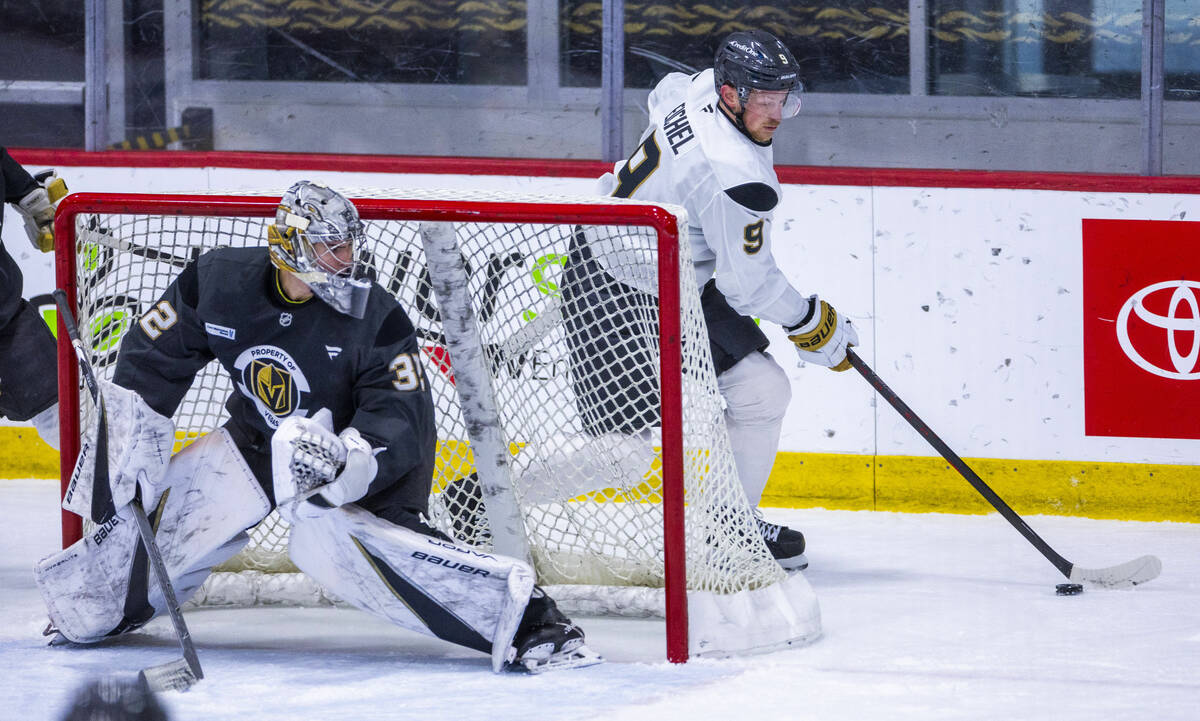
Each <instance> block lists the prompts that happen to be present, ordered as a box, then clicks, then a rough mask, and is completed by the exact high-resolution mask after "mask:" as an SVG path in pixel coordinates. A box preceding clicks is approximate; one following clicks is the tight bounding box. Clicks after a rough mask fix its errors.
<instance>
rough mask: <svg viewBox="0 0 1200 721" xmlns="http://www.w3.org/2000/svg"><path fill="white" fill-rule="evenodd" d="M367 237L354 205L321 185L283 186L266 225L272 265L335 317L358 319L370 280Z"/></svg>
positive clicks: (361, 315)
mask: <svg viewBox="0 0 1200 721" xmlns="http://www.w3.org/2000/svg"><path fill="white" fill-rule="evenodd" d="M366 242H367V234H366V229H365V227H364V226H363V222H362V221H361V220H359V217H358V210H357V209H356V208H355V207H354V204H353V203H351V202H350V201H349V200H346V199H345V198H344V197H342V196H341V195H340V194H339V193H338V192H337V191H335V190H333V189H332V188H329V187H327V186H324V185H321V184H320V183H313V182H311V181H308V180H301V181H300V182H298V183H296V184H295V185H293V186H292V187H290V188H288V190H287V192H286V193H284V194H283V198H281V199H280V201H279V209H278V210H277V211H276V212H275V224H274V225H270V226H268V227H267V243H268V246H269V247H270V252H271V262H272V263H274V264H275V266H276V267H277V268H280V269H282V270H286V271H288V272H290V273H293V274H295V276H296V277H297V278H299V279H300V280H302V281H303V282H304V283H305V285H307V286H308V287H309V288H312V291H313V293H315V294H316V296H317V297H318V298H320V299H321V300H323V301H325V302H326V303H328V304H329V305H330V306H332V307H333V309H334V310H336V311H338V312H339V313H345V314H346V315H349V316H353V317H355V318H362V317H363V315H364V314H365V313H366V311H367V297H368V296H369V295H370V292H371V280H370V278H368V277H367V264H366V257H367V248H366Z"/></svg>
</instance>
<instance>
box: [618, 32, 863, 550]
mask: <svg viewBox="0 0 1200 721" xmlns="http://www.w3.org/2000/svg"><path fill="white" fill-rule="evenodd" d="M798 70H799V69H798V67H797V65H796V60H795V58H793V57H792V54H791V52H789V51H788V49H787V47H785V46H784V44H783V43H782V42H780V41H779V40H778V39H777V38H775V37H774V36H772V35H771V34H770V33H766V32H763V31H759V30H755V31H749V32H735V33H733V34H731V35H729V36H728V37H726V38H725V39H724V41H723V42H722V43H721V45H720V46H719V48H718V49H717V53H716V58H715V61H714V63H713V68H712V69H711V70H704V71H703V72H700V73H696V74H694V75H691V76H688V75H685V74H682V73H672V74H670V75H668V76H666V77H665V78H663V80H662V81H661V82H659V84H658V86H657V87H655V88H654V90H653V91H652V92H651V93H650V98H649V111H650V126H649V127H648V128H647V129H646V132H645V133H643V135H642V139H641V143H640V144H639V145H638V147H637V149H636V150H634V151H633V153H632V155H630V157H629V158H628V159H627V160H623V161H621V162H619V163H617V165H616V167H615V168H614V172H612V173H607V174H605V175H604V176H603V177H602V178H601V179H600V191H601V192H602V193H604V194H606V195H612V196H615V197H619V198H633V199H637V200H649V201H656V202H666V203H675V204H678V205H682V206H683V207H684V208H686V209H687V212H688V221H689V227H688V229H687V237H688V240H689V242H690V245H691V251H692V259H693V261H694V263H695V271H696V282H697V285H698V287H699V288H700V292H701V304H702V306H703V309H704V315H705V320H706V322H707V324H708V331H709V341H710V346H711V349H712V354H713V363H714V365H715V367H716V371H717V383H718V386H719V388H720V390H721V394H722V396H723V397H724V398H725V401H726V405H727V409H726V411H725V418H726V423H727V426H728V429H729V435H730V440H731V441H732V445H733V454H734V460H735V463H736V466H737V470H738V475H739V477H740V478H741V482H742V485H743V486H744V488H745V491H746V495H747V497H748V499H749V501H750V504H751V505H752V506H757V504H758V502H759V500H760V498H761V496H762V492H763V489H764V488H765V486H766V483H767V477H768V476H769V475H770V472H771V467H772V466H773V465H774V463H775V453H776V450H777V449H778V446H779V433H780V429H781V427H782V424H783V416H784V412H785V411H786V409H787V405H788V402H789V401H790V398H791V389H790V385H789V382H788V378H787V375H786V374H785V372H784V370H783V368H781V367H780V365H779V364H778V363H777V362H776V361H775V360H774V358H772V357H771V355H770V354H769V353H767V352H766V348H767V344H768V341H767V338H766V336H765V335H764V334H763V333H762V331H761V330H759V328H758V326H757V325H756V324H755V322H754V320H753V319H752V318H751V316H756V317H758V318H762V319H764V320H768V321H771V322H773V323H778V324H779V325H781V326H783V327H784V328H785V329H786V331H787V333H788V337H789V338H790V339H791V340H792V342H794V343H795V344H796V350H797V352H798V353H799V355H800V358H801V359H802V360H804V361H806V362H809V363H815V364H818V365H821V366H826V367H829V368H832V369H833V370H836V371H842V370H846V369H847V368H849V362H848V361H847V360H846V349H847V348H848V347H850V346H853V345H857V344H858V335H857V332H856V331H855V329H854V326H853V325H852V324H851V323H850V319H849V318H846V317H845V316H844V315H842V314H839V313H838V312H836V311H835V310H834V309H833V306H831V305H830V304H829V303H827V302H825V301H824V300H822V299H821V298H819V297H818V296H816V295H808V296H805V295H802V294H801V293H800V292H799V291H798V290H797V289H796V288H794V287H793V286H792V284H791V283H790V282H789V281H788V279H787V278H786V277H785V276H784V274H783V273H782V272H781V271H780V269H779V267H778V266H777V265H776V264H775V258H774V256H773V254H772V252H771V251H772V249H771V224H772V215H773V212H774V209H775V207H776V205H778V203H779V197H780V188H779V181H778V179H777V178H776V175H775V169H774V165H773V158H772V152H773V151H772V141H773V138H774V135H775V132H776V131H777V130H778V129H779V127H780V125H781V123H782V122H783V121H784V120H786V119H788V118H791V117H793V116H795V115H796V113H797V112H799V110H800V92H801V83H800V77H799V73H798ZM625 430H626V432H628V430H629V429H625ZM758 525H759V529H760V530H761V531H762V534H763V538H764V540H765V541H766V543H767V547H768V548H769V549H770V550H771V552H772V555H773V556H774V557H775V558H776V559H777V560H778V561H779V562H780V564H781V565H783V566H784V567H785V568H790V569H794V568H804V567H805V566H807V560H806V559H805V557H804V536H803V534H801V533H800V532H798V531H795V530H792V529H790V528H787V527H785V526H779V525H776V524H772V523H768V522H766V521H765V520H763V519H762V518H761V516H759V518H758Z"/></svg>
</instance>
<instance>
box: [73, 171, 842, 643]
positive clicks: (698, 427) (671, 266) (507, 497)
mask: <svg viewBox="0 0 1200 721" xmlns="http://www.w3.org/2000/svg"><path fill="white" fill-rule="evenodd" d="M342 192H343V193H344V194H345V195H347V197H351V198H353V199H354V201H355V204H356V205H357V206H358V208H359V212H360V215H361V216H362V218H363V220H364V221H365V222H366V225H367V229H368V230H367V232H368V236H369V238H370V241H371V242H370V246H371V253H370V257H369V258H368V259H367V260H368V261H369V263H370V265H371V267H372V268H373V270H374V273H375V276H376V280H377V282H378V283H379V284H380V285H382V286H383V287H384V288H386V289H387V290H388V291H389V292H391V293H392V294H393V295H394V296H395V297H396V299H397V300H398V301H399V303H400V304H401V306H403V307H404V308H405V310H406V311H407V312H408V314H409V317H410V318H411V319H412V320H413V323H414V325H415V327H416V329H417V333H418V336H419V341H420V344H421V347H422V350H423V351H424V353H423V356H424V361H425V363H426V369H425V370H426V376H427V378H428V379H429V381H430V384H431V387H432V392H433V396H434V400H435V404H436V413H437V424H438V429H439V434H438V438H439V440H438V444H437V464H436V471H435V478H434V479H433V493H432V494H431V496H430V503H429V518H430V521H431V522H432V523H433V524H434V525H435V526H437V527H438V528H439V529H441V530H442V531H444V532H445V533H447V534H448V535H450V536H451V537H453V538H455V539H456V540H457V541H458V542H460V543H463V544H469V545H471V546H475V547H477V548H480V549H487V550H491V551H494V552H500V553H505V554H508V555H512V556H517V557H521V558H524V559H526V560H528V561H529V562H530V563H531V564H532V565H533V567H534V569H535V571H536V573H537V576H538V581H539V583H541V584H542V585H544V586H547V587H549V590H550V592H551V595H553V596H555V597H556V598H558V599H560V603H562V604H563V605H565V606H568V607H570V608H575V609H582V611H583V612H588V611H595V612H602V611H607V612H613V611H615V612H618V613H622V612H625V613H628V612H630V609H635V611H634V612H646V611H651V612H652V611H654V610H657V612H658V613H663V614H665V615H666V617H667V646H668V648H667V651H668V657H669V658H672V659H673V660H682V659H684V658H686V657H687V655H688V653H689V652H690V653H691V654H703V653H721V654H723V653H731V652H742V651H750V650H761V649H765V648H770V647H775V646H780V645H788V644H794V643H802V642H805V641H808V640H811V639H812V638H813V637H815V636H816V635H817V634H818V633H819V628H820V624H819V615H818V611H817V607H816V601H815V598H814V597H813V595H812V592H811V589H810V588H809V587H808V585H807V583H806V582H805V581H804V579H803V577H802V576H800V575H799V574H796V575H793V576H788V575H786V574H785V573H784V572H783V571H782V570H781V569H780V568H779V566H778V565H777V564H776V563H775V562H774V561H773V559H772V558H771V556H770V554H769V552H768V551H767V549H766V547H765V545H764V543H763V541H762V539H761V536H760V534H759V533H758V531H757V528H756V524H755V521H754V518H753V516H752V513H751V509H750V508H749V506H748V503H747V501H746V498H745V494H744V492H743V491H742V489H741V486H740V484H739V482H738V480H737V475H736V470H735V468H734V465H733V456H732V454H731V451H730V447H729V439H728V436H727V434H726V432H725V426H724V423H723V416H722V412H723V407H722V402H721V398H720V395H719V393H718V391H717V385H716V377H715V374H714V372H713V368H712V362H711V355H710V352H709V345H708V340H707V334H706V330H705V325H704V318H703V314H702V312H701V308H700V303H699V294H698V293H697V292H696V287H695V280H694V275H693V273H692V269H691V261H690V257H689V253H688V247H687V244H686V243H680V236H679V229H680V228H686V221H685V218H684V217H683V215H682V213H683V211H682V210H681V209H677V208H675V209H672V208H670V207H666V206H658V205H650V204H641V203H631V202H623V201H617V200H613V199H608V198H566V197H552V196H519V195H511V194H503V193H485V192H462V191H428V190H426V191H408V190H380V189H371V190H362V189H359V190H343V191H342ZM279 196H280V193H278V192H274V193H271V192H263V193H261V194H258V193H251V194H240V195H182V194H178V195H118V194H111V195H110V194H77V195H74V196H71V197H70V198H68V199H67V200H66V201H64V204H63V206H62V207H61V208H60V210H59V215H58V221H57V223H58V230H59V233H60V235H59V237H60V238H66V239H67V242H60V244H59V245H60V251H59V255H58V261H57V262H58V284H59V286H60V287H62V288H64V289H65V290H67V293H68V296H69V297H71V298H72V299H73V300H74V302H75V305H76V307H77V313H78V320H79V328H80V332H81V335H82V337H83V341H84V344H85V346H86V347H87V348H89V349H90V351H91V360H92V363H93V364H94V366H95V368H96V371H97V374H98V375H99V376H101V377H105V378H111V375H112V373H113V370H114V366H115V363H116V359H117V351H118V348H119V345H120V341H121V337H122V336H123V334H124V333H125V332H126V331H128V330H129V328H131V327H133V326H134V324H135V323H136V320H137V318H138V317H140V315H141V313H142V312H143V311H145V310H146V309H148V308H149V307H150V306H151V305H152V304H153V303H154V302H155V301H156V300H157V298H158V297H159V296H160V295H161V294H162V293H163V291H164V290H165V289H166V288H167V286H168V284H169V283H170V282H171V281H172V279H173V278H174V277H175V276H176V275H177V274H178V273H179V272H180V271H181V270H182V269H183V267H184V266H185V265H186V264H187V263H189V262H191V261H192V260H194V259H195V258H196V257H197V256H198V255H199V254H200V253H202V252H204V251H206V250H209V249H212V248H215V247H219V246H263V247H264V252H266V251H265V238H266V231H265V228H266V225H267V224H268V223H269V222H271V221H272V219H273V216H274V213H275V209H276V206H277V204H278V201H279ZM72 359H73V355H72V351H71V349H70V347H69V346H65V347H64V348H62V349H60V367H61V368H62V369H63V374H62V376H61V379H60V390H61V397H62V407H61V415H62V436H63V478H64V479H67V478H68V477H69V475H70V470H71V468H72V466H73V464H74V459H75V457H76V455H77V453H78V438H79V434H80V431H81V430H82V429H84V428H87V427H88V424H89V423H91V422H92V416H93V415H94V412H93V409H92V407H91V404H90V400H89V399H88V398H87V394H83V398H82V399H81V397H80V394H79V392H78V390H79V381H78V377H77V375H76V373H75V363H74V362H73V360H72ZM232 392H235V391H234V389H233V387H232V385H231V383H230V380H229V378H228V376H227V374H226V373H225V371H224V370H223V369H222V368H221V367H220V366H219V365H218V364H217V363H216V362H215V361H214V362H213V363H211V364H210V365H209V366H208V367H207V368H206V369H205V370H204V371H203V372H202V373H201V374H200V375H199V376H198V377H197V379H196V381H195V382H194V383H193V385H192V388H191V390H190V391H189V392H188V394H187V396H186V397H185V398H184V400H183V402H182V403H181V405H180V407H179V409H178V411H177V412H176V414H175V417H174V421H175V423H176V428H177V444H176V450H178V449H179V448H182V447H183V445H184V444H186V443H188V442H189V441H190V440H192V439H194V438H196V437H197V436H199V435H200V434H203V433H206V432H208V431H210V430H212V429H214V428H216V427H218V426H220V425H221V423H223V422H224V420H225V419H226V416H225V409H224V402H225V399H226V397H227V396H228V395H229V394H230V393H232ZM81 532H82V529H81V528H80V525H79V519H78V518H77V517H75V516H73V515H70V514H66V513H64V541H66V542H72V541H74V540H75V539H77V538H78V537H79V535H80V533H81ZM194 600H195V601H197V602H200V603H207V604H216V605H220V604H239V605H241V604H247V603H255V602H258V603H287V604H305V603H315V602H322V601H328V600H331V599H330V597H329V595H328V594H327V593H325V591H324V590H323V589H321V588H319V587H318V586H316V584H314V583H312V582H311V581H309V580H308V579H306V578H305V577H303V575H302V574H300V573H299V572H298V571H297V570H296V569H295V567H294V566H293V565H292V564H291V563H290V561H289V560H288V557H287V526H286V523H284V522H283V521H282V520H281V519H279V518H278V516H277V515H276V514H272V515H271V516H269V517H268V518H267V519H266V520H264V521H263V522H262V523H261V524H260V525H259V526H258V527H257V528H255V529H254V530H253V531H252V540H251V543H250V544H249V546H248V547H247V548H246V550H245V551H243V552H242V553H241V554H240V555H239V556H238V557H236V558H234V559H233V560H231V561H230V562H228V563H226V564H224V565H223V566H221V567H219V568H218V569H216V572H214V574H213V575H212V577H211V578H210V579H209V581H208V582H207V583H206V584H205V587H204V588H203V589H201V591H200V592H199V593H198V594H197V597H196V599H194ZM689 611H690V616H691V623H690V624H689V622H688V618H689ZM576 612H579V610H577V611H576Z"/></svg>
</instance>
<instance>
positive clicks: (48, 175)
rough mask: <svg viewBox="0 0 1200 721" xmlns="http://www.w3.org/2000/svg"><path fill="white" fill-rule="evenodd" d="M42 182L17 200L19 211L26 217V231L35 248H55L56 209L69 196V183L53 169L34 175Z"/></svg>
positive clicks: (43, 249) (46, 251)
mask: <svg viewBox="0 0 1200 721" xmlns="http://www.w3.org/2000/svg"><path fill="white" fill-rule="evenodd" d="M34 179H35V180H37V181H38V183H39V184H40V185H39V186H38V187H37V188H34V189H33V190H32V191H30V192H29V193H28V194H27V195H26V196H25V197H24V198H21V200H19V201H18V202H17V211H18V212H19V213H20V214H21V215H22V216H24V217H25V232H26V233H28V234H29V242H30V243H32V244H33V247H34V248H37V249H38V250H40V251H42V252H43V253H49V252H50V251H52V250H54V209H55V208H57V207H58V204H59V203H60V202H61V201H62V199H63V198H65V197H67V184H66V183H65V182H64V181H63V179H62V178H60V177H58V176H57V175H56V174H55V173H54V171H53V170H46V171H43V172H41V173H38V174H37V175H35V176H34Z"/></svg>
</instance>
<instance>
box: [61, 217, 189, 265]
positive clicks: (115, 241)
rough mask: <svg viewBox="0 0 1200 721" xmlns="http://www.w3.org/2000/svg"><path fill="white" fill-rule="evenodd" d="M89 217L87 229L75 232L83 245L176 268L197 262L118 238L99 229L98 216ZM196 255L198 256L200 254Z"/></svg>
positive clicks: (105, 229)
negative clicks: (125, 253)
mask: <svg viewBox="0 0 1200 721" xmlns="http://www.w3.org/2000/svg"><path fill="white" fill-rule="evenodd" d="M89 217H90V223H89V225H88V226H87V227H85V228H80V229H78V230H77V231H76V232H75V238H76V239H77V240H78V241H80V242H82V243H94V244H96V245H102V246H104V247H105V248H111V249H112V250H120V251H124V252H128V253H132V254H134V255H136V256H140V257H142V258H145V259H146V260H156V261H158V262H160V263H166V264H168V265H173V266H175V267H176V268H186V267H187V265H188V264H189V263H191V262H192V261H193V260H195V257H191V258H185V257H183V256H181V255H176V254H174V253H168V252H167V251H164V250H158V249H156V248H148V247H145V246H141V245H135V244H133V243H130V242H129V241H127V240H124V239H122V238H118V237H117V235H116V233H114V232H113V231H112V230H110V229H109V228H101V227H99V224H98V221H97V218H98V216H95V215H93V216H89ZM197 250H198V249H197ZM196 255H198V253H197V254H196Z"/></svg>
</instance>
